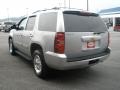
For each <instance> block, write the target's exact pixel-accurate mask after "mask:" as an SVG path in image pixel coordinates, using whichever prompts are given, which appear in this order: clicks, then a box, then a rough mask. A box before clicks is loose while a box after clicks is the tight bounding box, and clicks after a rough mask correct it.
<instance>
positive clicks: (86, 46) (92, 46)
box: [82, 40, 100, 50]
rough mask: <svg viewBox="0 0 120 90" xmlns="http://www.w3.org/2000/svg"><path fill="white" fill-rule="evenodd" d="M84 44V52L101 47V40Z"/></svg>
mask: <svg viewBox="0 0 120 90" xmlns="http://www.w3.org/2000/svg"><path fill="white" fill-rule="evenodd" d="M82 43H83V44H82V50H91V49H97V48H99V47H100V40H89V41H84V42H82Z"/></svg>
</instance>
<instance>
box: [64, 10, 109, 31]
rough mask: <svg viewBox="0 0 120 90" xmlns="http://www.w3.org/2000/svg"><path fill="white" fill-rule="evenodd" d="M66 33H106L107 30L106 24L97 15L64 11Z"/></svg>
mask: <svg viewBox="0 0 120 90" xmlns="http://www.w3.org/2000/svg"><path fill="white" fill-rule="evenodd" d="M63 16H64V24H65V31H66V32H104V31H106V30H107V28H106V26H105V24H104V22H103V21H102V20H101V18H100V17H99V16H98V14H95V13H87V12H80V11H64V12H63Z"/></svg>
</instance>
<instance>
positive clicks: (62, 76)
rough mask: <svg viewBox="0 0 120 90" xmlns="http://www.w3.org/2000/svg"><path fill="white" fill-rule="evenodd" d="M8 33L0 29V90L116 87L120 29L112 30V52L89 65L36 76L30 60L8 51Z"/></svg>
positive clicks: (115, 89) (119, 69)
mask: <svg viewBox="0 0 120 90" xmlns="http://www.w3.org/2000/svg"><path fill="white" fill-rule="evenodd" d="M7 39H8V33H4V32H0V90H119V89H120V32H113V31H111V44H110V46H111V49H112V52H111V55H110V57H109V58H108V59H107V60H106V61H105V62H103V63H100V64H98V65H96V66H93V67H91V68H89V69H79V70H73V71H56V72H55V73H54V74H53V75H52V76H51V77H50V78H48V79H45V80H43V79H40V78H38V77H36V75H35V74H34V71H33V67H32V63H31V62H29V61H27V60H26V59H24V58H22V57H21V56H19V55H16V56H11V55H10V53H9V51H8V40H7Z"/></svg>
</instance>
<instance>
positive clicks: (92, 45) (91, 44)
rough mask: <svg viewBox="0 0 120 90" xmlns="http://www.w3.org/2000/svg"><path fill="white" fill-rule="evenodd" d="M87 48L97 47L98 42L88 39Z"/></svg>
mask: <svg viewBox="0 0 120 90" xmlns="http://www.w3.org/2000/svg"><path fill="white" fill-rule="evenodd" d="M86 44H87V45H86V48H95V46H96V42H95V41H88V42H86Z"/></svg>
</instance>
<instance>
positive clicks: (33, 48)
mask: <svg viewBox="0 0 120 90" xmlns="http://www.w3.org/2000/svg"><path fill="white" fill-rule="evenodd" d="M35 50H40V52H42V47H41V46H40V45H39V44H36V43H33V44H31V48H30V51H31V55H33V53H34V51H35Z"/></svg>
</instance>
